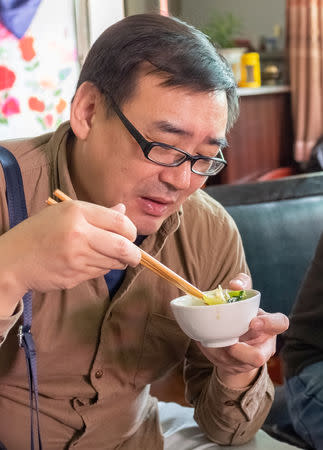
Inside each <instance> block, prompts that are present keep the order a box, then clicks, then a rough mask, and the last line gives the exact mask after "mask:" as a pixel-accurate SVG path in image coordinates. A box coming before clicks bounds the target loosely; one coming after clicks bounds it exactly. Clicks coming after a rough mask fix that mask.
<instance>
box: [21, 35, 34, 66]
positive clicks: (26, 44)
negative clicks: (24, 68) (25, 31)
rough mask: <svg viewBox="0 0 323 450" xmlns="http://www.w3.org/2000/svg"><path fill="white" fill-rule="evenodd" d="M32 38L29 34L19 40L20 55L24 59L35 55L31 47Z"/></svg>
mask: <svg viewBox="0 0 323 450" xmlns="http://www.w3.org/2000/svg"><path fill="white" fill-rule="evenodd" d="M33 43H34V38H33V37H31V36H26V37H23V38H21V39H20V40H19V44H18V45H19V48H20V51H21V56H22V58H23V59H24V60H25V61H30V60H32V59H33V57H34V56H36V52H35V50H34V47H33Z"/></svg>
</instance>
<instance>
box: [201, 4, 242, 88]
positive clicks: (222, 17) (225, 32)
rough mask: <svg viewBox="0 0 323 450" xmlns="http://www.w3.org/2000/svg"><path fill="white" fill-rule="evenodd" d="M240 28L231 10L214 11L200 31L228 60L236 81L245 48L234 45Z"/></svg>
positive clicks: (237, 80)
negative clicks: (223, 11)
mask: <svg viewBox="0 0 323 450" xmlns="http://www.w3.org/2000/svg"><path fill="white" fill-rule="evenodd" d="M241 30H242V21H241V19H240V18H239V17H237V16H235V15H234V14H232V13H231V12H225V13H219V12H217V11H215V12H214V13H213V14H212V16H211V18H210V20H209V22H207V23H206V25H205V26H204V27H202V28H201V31H203V33H205V34H206V35H207V36H208V37H209V39H210V40H211V42H212V43H213V44H214V45H215V46H216V47H217V49H218V51H219V53H221V54H222V55H223V56H224V57H225V58H226V59H227V61H228V62H229V64H230V65H231V67H232V71H233V74H234V77H235V79H236V82H237V83H238V82H239V80H240V59H241V55H242V54H243V53H244V52H245V51H246V50H247V49H246V48H245V47H236V45H235V38H237V37H238V36H239V34H240V33H241Z"/></svg>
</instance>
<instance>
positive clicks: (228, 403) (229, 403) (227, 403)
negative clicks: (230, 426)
mask: <svg viewBox="0 0 323 450" xmlns="http://www.w3.org/2000/svg"><path fill="white" fill-rule="evenodd" d="M224 404H225V405H226V406H234V405H235V402H234V401H232V400H227V401H226V402H224Z"/></svg>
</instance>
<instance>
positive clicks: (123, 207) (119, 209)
mask: <svg viewBox="0 0 323 450" xmlns="http://www.w3.org/2000/svg"><path fill="white" fill-rule="evenodd" d="M111 209H113V210H114V211H117V212H119V213H121V214H125V213H126V205H124V204H123V203H118V204H117V205H114V206H112V208H111Z"/></svg>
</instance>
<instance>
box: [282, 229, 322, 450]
mask: <svg viewBox="0 0 323 450" xmlns="http://www.w3.org/2000/svg"><path fill="white" fill-rule="evenodd" d="M322 273H323V234H322V235H321V238H320V240H319V243H318V245H317V249H316V252H315V256H314V258H313V261H312V262H311V265H310V267H309V269H308V271H307V274H306V277H305V278H304V281H303V284H302V286H301V289H300V292H299V294H298V296H297V300H296V302H295V305H294V307H293V311H292V314H291V319H290V324H291V326H290V329H289V330H288V332H287V333H286V336H285V339H284V347H283V358H284V362H285V373H286V383H285V393H286V399H287V405H288V409H289V412H290V419H291V422H292V424H293V426H294V428H295V430H296V431H297V433H298V434H299V435H300V436H301V437H302V438H303V439H304V441H305V442H306V443H307V444H308V445H309V446H310V447H311V448H316V449H321V448H323V429H322V421H323V382H322V369H323V328H322V324H323V280H322Z"/></svg>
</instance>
